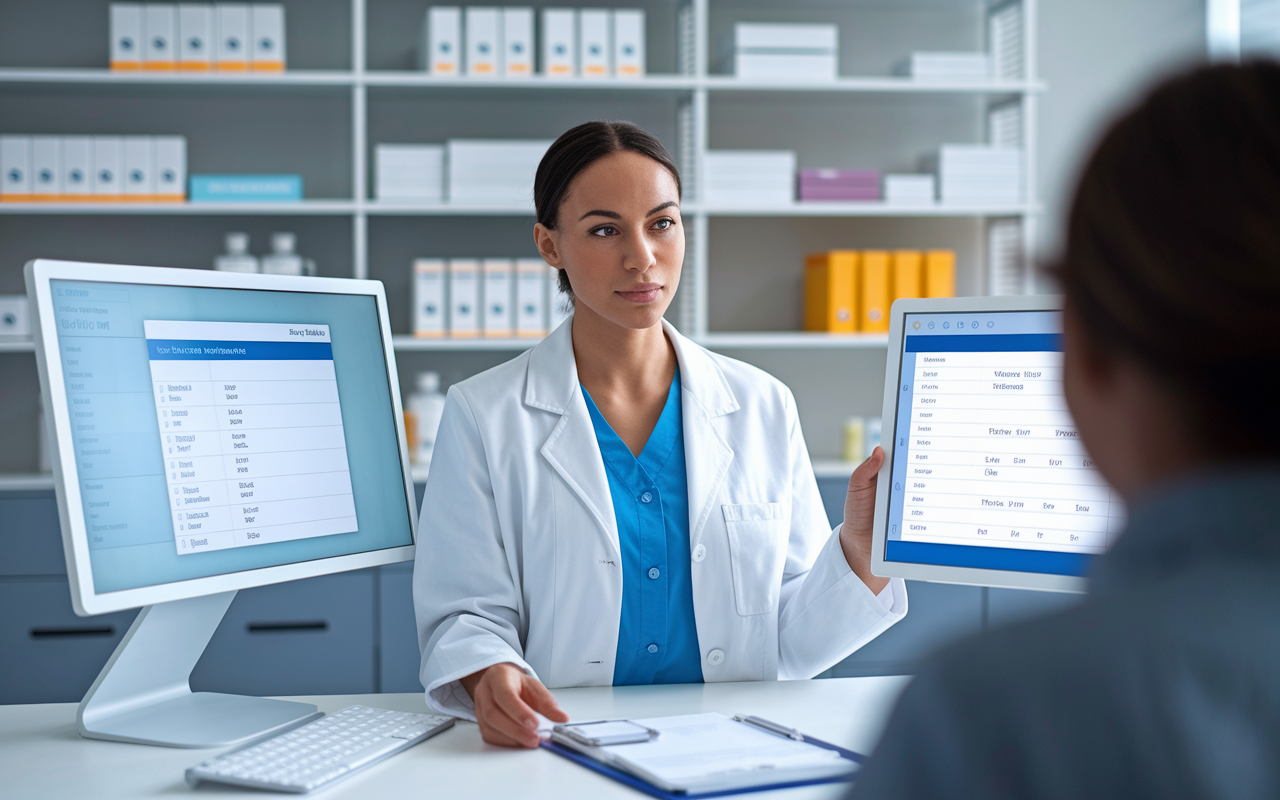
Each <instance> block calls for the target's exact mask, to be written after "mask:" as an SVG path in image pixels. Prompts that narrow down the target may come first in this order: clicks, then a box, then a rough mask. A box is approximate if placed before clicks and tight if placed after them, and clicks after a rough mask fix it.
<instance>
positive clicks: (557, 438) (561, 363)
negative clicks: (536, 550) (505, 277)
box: [524, 317, 622, 558]
mask: <svg viewBox="0 0 1280 800" xmlns="http://www.w3.org/2000/svg"><path fill="white" fill-rule="evenodd" d="M572 322H573V318H572V317H570V318H569V319H568V320H565V322H564V323H563V324H561V325H560V327H558V328H556V329H555V330H554V331H552V332H551V334H550V335H549V336H547V338H546V339H544V340H542V342H541V343H540V344H539V345H538V346H537V347H535V348H533V351H532V352H531V353H530V354H529V369H528V373H527V375H526V378H525V396H524V402H525V405H527V406H532V407H533V408H539V409H542V410H543V411H549V412H551V413H553V414H559V415H560V422H559V423H558V424H557V425H556V426H555V428H554V429H552V431H551V435H550V436H548V437H547V440H546V442H544V443H543V445H542V450H541V453H542V457H543V458H545V459H546V460H547V463H548V464H550V465H551V468H552V469H554V470H555V471H556V472H557V473H558V474H559V475H560V477H562V478H564V481H565V483H567V484H568V485H569V488H570V489H572V490H573V493H574V494H576V495H577V496H578V499H579V500H581V501H582V504H583V505H584V506H585V507H586V509H587V512H588V513H589V514H590V515H591V517H592V518H593V519H594V520H595V521H596V524H597V526H598V529H599V532H600V534H601V535H602V536H604V538H605V540H606V541H607V542H608V543H609V546H610V547H611V548H612V550H613V553H614V555H616V556H618V557H619V558H621V556H622V549H621V547H620V546H619V544H618V521H617V519H616V518H615V516H614V513H613V499H612V497H611V495H610V493H609V478H608V476H606V475H605V471H604V460H603V459H602V458H601V456H600V445H599V443H598V442H597V441H596V432H595V427H594V426H593V425H592V424H591V414H590V412H588V411H587V403H586V400H584V399H583V397H582V391H581V389H580V388H579V385H578V365H577V362H575V361H574V357H573V337H572V327H573V326H572Z"/></svg>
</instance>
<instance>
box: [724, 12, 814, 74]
mask: <svg viewBox="0 0 1280 800" xmlns="http://www.w3.org/2000/svg"><path fill="white" fill-rule="evenodd" d="M838 36H839V34H838V30H837V28H836V26H835V25H794V24H785V25H784V24H761V23H753V22H739V23H737V24H736V25H734V26H733V30H732V32H731V33H730V34H729V35H728V36H726V38H725V39H724V40H722V42H721V54H720V60H721V69H722V70H723V71H725V72H732V73H733V75H734V76H735V77H737V78H738V79H739V80H747V81H833V80H835V79H836V65H837V60H838V52H839V51H838V47H837V45H838ZM730 37H731V38H730Z"/></svg>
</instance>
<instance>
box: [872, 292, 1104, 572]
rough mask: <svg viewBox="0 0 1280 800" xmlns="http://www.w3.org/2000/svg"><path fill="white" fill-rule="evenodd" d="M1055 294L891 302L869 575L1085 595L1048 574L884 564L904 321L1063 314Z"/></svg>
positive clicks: (1060, 302)
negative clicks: (882, 456)
mask: <svg viewBox="0 0 1280 800" xmlns="http://www.w3.org/2000/svg"><path fill="white" fill-rule="evenodd" d="M1061 310H1062V298H1061V297H1060V296H1058V295H1023V296H1016V297H948V298H931V299H914V300H898V301H895V302H894V304H893V307H892V308H891V309H890V311H889V346H888V353H887V356H886V358H885V377H884V410H883V416H882V417H881V424H882V426H883V431H882V441H885V442H888V443H889V445H890V446H888V447H885V448H884V451H885V460H884V465H883V466H882V467H881V468H880V474H879V476H878V480H877V485H876V511H875V521H874V523H873V526H874V527H873V528H872V547H871V572H872V574H875V575H879V576H881V577H886V578H905V579H907V580H916V581H932V582H935V583H959V584H966V585H970V586H998V587H1007V588H1011V589H1034V590H1037V591H1046V592H1083V591H1085V590H1086V589H1087V587H1088V581H1087V580H1086V579H1085V578H1083V577H1075V576H1071V575H1047V574H1043V573H1038V572H1012V571H1009V570H1001V569H976V568H972V567H950V566H942V565H938V564H915V563H910V562H904V561H886V560H885V557H884V552H885V542H886V540H887V539H888V526H889V489H890V486H891V485H892V483H893V458H894V451H895V450H896V448H894V447H893V446H892V444H893V442H894V440H895V438H896V435H897V433H896V430H895V428H896V425H897V418H898V415H897V409H898V394H899V393H898V391H897V389H898V384H899V383H900V382H901V376H902V350H903V347H904V345H905V342H906V340H905V334H906V316H907V315H908V314H918V313H944V314H945V313H982V312H991V311H997V312H998V311H1061Z"/></svg>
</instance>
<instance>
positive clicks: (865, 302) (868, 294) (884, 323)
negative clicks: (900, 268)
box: [858, 250, 893, 333]
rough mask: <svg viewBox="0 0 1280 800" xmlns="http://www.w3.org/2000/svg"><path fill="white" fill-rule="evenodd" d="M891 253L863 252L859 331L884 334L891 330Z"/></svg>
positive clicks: (859, 296)
mask: <svg viewBox="0 0 1280 800" xmlns="http://www.w3.org/2000/svg"><path fill="white" fill-rule="evenodd" d="M889 273H890V270H889V253H888V252H887V251H885V250H864V251H863V252H862V270H861V275H860V277H861V280H860V281H859V286H858V299H859V303H858V330H860V331H862V332H863V333H883V332H885V331H887V330H889V304H890V302H891V301H892V300H893V297H892V295H890V284H889V279H890V274H889Z"/></svg>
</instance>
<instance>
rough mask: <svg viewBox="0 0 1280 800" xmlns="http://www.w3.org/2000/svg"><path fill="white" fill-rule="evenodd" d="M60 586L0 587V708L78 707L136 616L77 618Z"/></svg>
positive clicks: (11, 582)
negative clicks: (10, 705)
mask: <svg viewBox="0 0 1280 800" xmlns="http://www.w3.org/2000/svg"><path fill="white" fill-rule="evenodd" d="M70 592H71V590H70V587H69V586H68V585H67V582H66V581H65V580H59V579H57V578H54V579H48V580H44V579H38V578H10V579H6V580H4V581H0V609H3V610H4V612H3V613H2V614H0V653H2V654H3V655H2V656H0V704H7V703H78V702H80V700H81V699H82V698H83V697H84V693H85V692H87V691H88V690H89V686H90V685H91V684H92V683H93V681H94V679H95V678H97V677H98V673H99V672H100V671H101V670H102V666H103V664H106V663H107V659H108V658H110V657H111V653H112V652H113V651H114V650H115V648H116V645H117V644H119V643H120V640H121V639H122V638H123V637H124V634H125V632H126V631H128V630H129V625H130V624H132V623H133V618H134V617H135V616H136V615H137V613H138V612H137V611H121V612H119V613H115V614H103V615H101V616H97V617H77V616H76V614H75V612H74V611H72V610H71V593H70Z"/></svg>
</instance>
